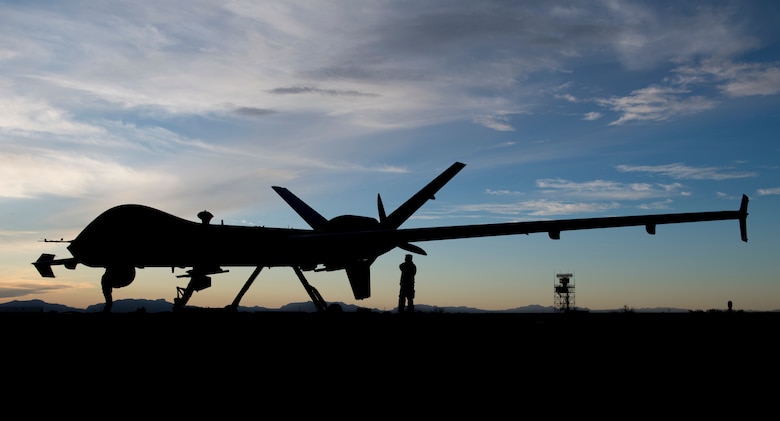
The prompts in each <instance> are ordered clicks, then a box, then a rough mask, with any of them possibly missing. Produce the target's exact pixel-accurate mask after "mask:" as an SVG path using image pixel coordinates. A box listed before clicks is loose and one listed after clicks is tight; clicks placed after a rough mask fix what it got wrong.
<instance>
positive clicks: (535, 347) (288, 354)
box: [0, 310, 780, 419]
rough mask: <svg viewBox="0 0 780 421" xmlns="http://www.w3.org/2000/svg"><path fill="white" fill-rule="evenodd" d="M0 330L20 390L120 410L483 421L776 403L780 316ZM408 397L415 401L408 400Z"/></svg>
mask: <svg viewBox="0 0 780 421" xmlns="http://www.w3.org/2000/svg"><path fill="white" fill-rule="evenodd" d="M0 324H1V325H2V327H3V330H4V332H5V334H4V335H3V357H4V360H3V361H5V362H6V364H7V365H8V364H12V365H14V366H15V367H16V368H17V372H18V373H21V374H18V375H15V376H14V377H8V376H6V378H5V381H6V384H7V385H8V384H14V385H15V389H14V390H16V391H17V393H22V394H23V393H24V391H28V390H48V391H49V392H50V393H52V392H54V391H56V392H54V393H62V392H63V391H65V393H77V394H79V395H81V398H79V399H87V401H89V400H91V399H93V398H94V397H95V396H98V395H101V394H107V395H111V399H114V398H115V399H117V401H116V405H118V406H125V405H129V404H130V403H131V402H133V405H136V406H135V407H133V408H136V409H137V408H138V405H140V406H142V407H147V405H151V404H152V403H155V402H156V403H158V404H160V405H162V406H164V407H167V408H172V407H179V409H180V410H183V411H185V413H186V414H188V415H198V414H200V411H206V410H215V409H216V408H224V409H225V411H236V410H239V409H241V408H246V407H247V406H249V407H256V406H257V405H260V406H261V407H262V408H265V409H263V410H262V411H265V410H266V409H267V408H268V407H269V406H279V405H281V402H282V400H283V401H284V402H296V403H285V404H284V405H283V406H284V408H286V410H288V411H293V412H295V413H296V414H298V415H299V416H300V415H302V414H303V413H309V412H308V411H314V412H316V413H319V412H320V411H322V410H326V412H331V413H335V414H341V415H344V416H346V415H350V414H351V415H360V414H364V415H365V412H363V411H366V409H363V410H358V406H359V405H370V407H371V408H373V409H371V410H370V413H371V415H370V416H371V417H376V416H378V415H377V414H380V413H391V414H396V413H397V414H399V416H405V415H404V414H415V413H417V414H419V415H420V416H429V417H434V416H436V417H439V416H443V415H461V416H467V415H466V414H468V416H475V417H476V416H479V417H480V418H487V419H490V418H498V417H499V416H500V417H502V418H504V417H506V416H507V411H515V412H514V413H516V414H524V415H529V414H527V413H526V412H525V411H526V410H530V408H531V407H534V406H536V409H537V411H538V410H539V408H538V406H539V405H540V404H541V403H542V402H544V405H542V406H545V407H546V408H545V409H546V410H549V411H550V412H549V413H550V414H554V413H558V412H560V411H564V412H565V413H566V414H570V415H576V414H577V413H581V411H584V410H586V408H590V409H591V410H594V409H595V410H597V413H598V414H599V415H602V416H617V415H620V416H624V415H625V416H628V417H630V418H635V417H637V416H639V413H641V414H644V415H646V416H650V415H651V414H655V415H661V416H663V414H666V413H667V411H673V412H674V413H675V414H680V412H679V411H681V410H687V411H688V412H684V413H685V414H688V415H692V416H693V415H698V416H701V415H704V414H715V415H717V412H718V411H719V408H725V407H740V408H741V411H748V412H750V411H752V410H756V409H761V408H763V407H764V406H765V405H766V407H767V408H769V405H770V403H771V402H773V401H774V397H772V396H770V393H771V392H772V391H773V390H774V386H773V385H774V382H775V381H776V379H777V375H778V374H780V372H779V370H778V364H777V362H776V356H775V350H776V349H777V347H776V345H774V344H775V342H776V341H775V335H776V332H777V328H778V326H780V313H742V312H734V313H726V312H723V313H656V314H648V313H573V314H563V313H557V314H492V313H489V314H447V313H444V314H442V313H425V314H424V313H415V314H404V315H399V314H394V313H393V314H390V313H341V314H337V313H336V314H316V313H276V312H268V313H233V314H230V313H227V314H225V313H222V312H218V311H205V310H204V311H195V312H186V313H149V314H144V313H124V314H81V313H76V314H70V313H68V314H58V313H37V314H23V313H0ZM767 381H769V384H770V385H772V386H771V387H767V386H766V384H767ZM55 385H56V386H55ZM75 385H78V387H75ZM72 387H73V388H72ZM406 393H412V394H413V395H414V396H418V398H417V399H420V400H421V401H420V403H419V404H418V406H417V409H414V408H412V407H409V406H408V405H407V404H403V402H406V401H405V399H407V398H404V397H403V395H404V394H406ZM226 394H227V395H226ZM220 396H221V397H220ZM225 396H227V397H225ZM325 396H327V398H326V397H325ZM702 396H704V397H702ZM7 399H9V398H8V397H7ZM10 399H13V398H12V397H11V398H10ZM179 399H181V401H179ZM555 402H557V404H555V405H557V406H549V407H547V405H553V404H554V403H555ZM625 405H629V406H630V407H631V408H633V409H631V410H628V412H625V413H624V412H623V410H622V409H620V408H625ZM93 409H94V410H95V411H97V409H96V408H93ZM259 410H260V409H253V410H252V411H250V413H254V412H256V411H259ZM300 411H303V412H300ZM571 411H575V412H571ZM637 411H638V412H637ZM712 411H715V412H712ZM535 413H536V414H540V413H539V412H535ZM79 414H84V412H79ZM177 414H178V415H182V414H183V413H177ZM158 415H162V414H158ZM169 415H170V414H169ZM234 415H237V414H234ZM743 415H746V414H743ZM214 416H217V415H214ZM227 416H228V413H221V414H220V415H219V418H227ZM670 416H671V415H670ZM382 418H383V419H384V418H385V417H384V416H383V417H382Z"/></svg>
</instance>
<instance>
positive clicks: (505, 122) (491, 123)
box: [474, 115, 515, 132]
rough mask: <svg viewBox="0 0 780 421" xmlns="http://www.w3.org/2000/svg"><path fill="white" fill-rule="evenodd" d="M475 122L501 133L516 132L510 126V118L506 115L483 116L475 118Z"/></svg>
mask: <svg viewBox="0 0 780 421" xmlns="http://www.w3.org/2000/svg"><path fill="white" fill-rule="evenodd" d="M474 122H475V123H477V124H479V125H482V126H485V127H487V128H489V129H493V130H496V131H500V132H511V131H514V130H515V129H514V127H512V125H511V124H509V118H508V117H507V116H505V115H483V116H479V117H476V118H474Z"/></svg>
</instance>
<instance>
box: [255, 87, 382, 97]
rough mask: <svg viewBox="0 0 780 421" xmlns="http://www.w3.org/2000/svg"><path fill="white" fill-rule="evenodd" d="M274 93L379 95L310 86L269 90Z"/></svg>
mask: <svg viewBox="0 0 780 421" xmlns="http://www.w3.org/2000/svg"><path fill="white" fill-rule="evenodd" d="M268 92H269V93H271V94H274V95H290V94H318V95H325V96H379V95H378V94H372V93H366V92H358V91H351V90H343V89H320V88H313V87H310V86H294V87H289V88H275V89H271V90H269V91H268Z"/></svg>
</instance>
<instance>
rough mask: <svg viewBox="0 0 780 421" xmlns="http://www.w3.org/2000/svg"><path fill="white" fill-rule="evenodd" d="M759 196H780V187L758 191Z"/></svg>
mask: <svg viewBox="0 0 780 421" xmlns="http://www.w3.org/2000/svg"><path fill="white" fill-rule="evenodd" d="M756 193H758V195H759V196H769V195H775V194H780V187H775V188H771V189H758V190H757V191H756Z"/></svg>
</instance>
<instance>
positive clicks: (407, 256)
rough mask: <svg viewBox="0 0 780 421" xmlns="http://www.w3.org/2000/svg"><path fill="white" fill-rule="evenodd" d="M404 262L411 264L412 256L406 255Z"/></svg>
mask: <svg viewBox="0 0 780 421" xmlns="http://www.w3.org/2000/svg"><path fill="white" fill-rule="evenodd" d="M406 261H407V262H411V261H412V255H411V254H407V255H406Z"/></svg>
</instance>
